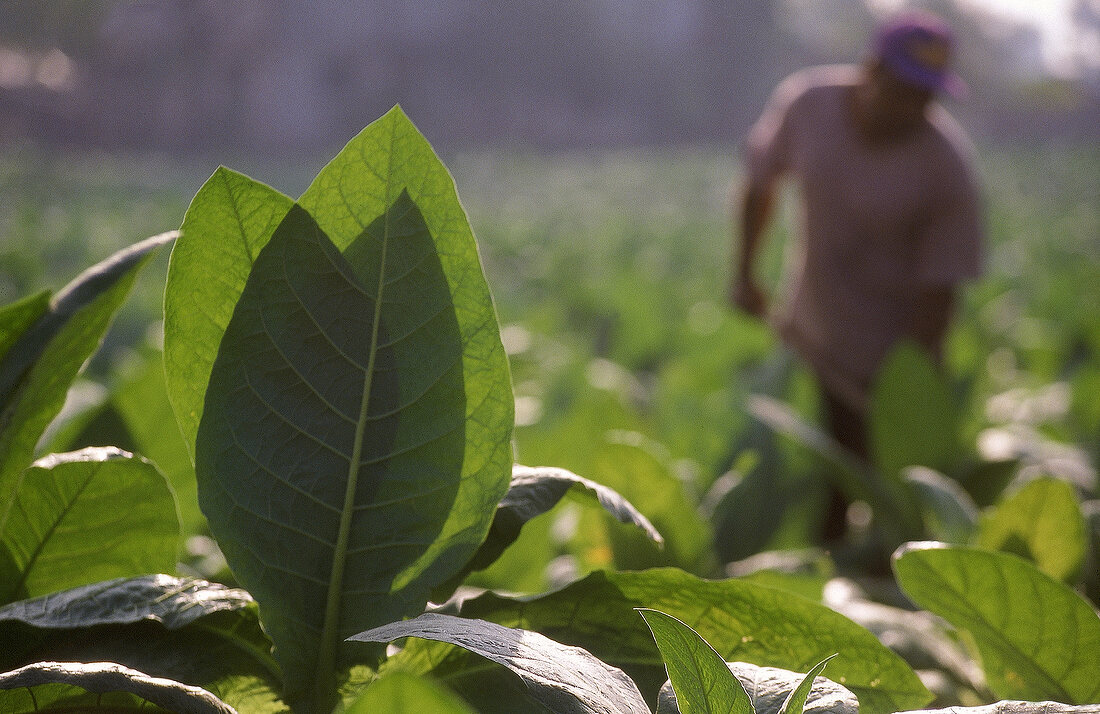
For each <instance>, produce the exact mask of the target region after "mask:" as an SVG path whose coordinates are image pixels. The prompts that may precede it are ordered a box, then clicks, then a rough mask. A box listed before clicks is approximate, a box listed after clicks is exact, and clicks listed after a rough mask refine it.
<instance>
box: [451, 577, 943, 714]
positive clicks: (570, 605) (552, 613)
mask: <svg viewBox="0 0 1100 714" xmlns="http://www.w3.org/2000/svg"><path fill="white" fill-rule="evenodd" d="M458 606H459V612H460V614H461V615H462V616H463V617H477V618H482V619H486V620H492V621H494V622H498V623H500V624H503V625H506V626H509V627H520V628H523V629H528V630H535V631H538V632H541V633H543V634H545V635H547V636H548V637H552V638H553V639H555V640H558V641H559V642H565V643H567V644H572V645H576V646H579V647H584V648H585V649H587V650H589V651H590V652H592V653H593V654H594V655H595V656H597V657H599V658H600V659H602V660H603V661H605V662H608V663H610V664H613V665H615V666H618V667H621V668H623V669H624V670H627V671H628V673H629V674H631V676H633V677H634V678H635V680H636V681H642V680H643V679H645V680H646V681H654V676H653V671H654V670H656V671H657V672H659V673H660V678H659V680H657V684H656V685H655V688H654V690H653V691H654V693H655V692H656V687H659V686H660V682H663V681H664V674H663V672H662V671H661V670H662V663H661V658H660V655H659V653H658V652H657V649H656V647H655V646H654V644H653V638H652V636H651V635H650V633H649V630H648V629H647V628H646V627H644V626H643V623H642V622H641V620H640V619H639V618H638V616H637V613H635V612H634V608H636V607H649V608H653V609H659V610H661V611H662V612H665V613H668V614H670V615H672V616H673V617H676V618H677V619H679V620H681V621H683V622H685V623H687V624H688V625H689V626H690V627H692V629H694V630H695V631H696V632H698V633H699V634H700V636H702V637H703V638H704V639H706V641H707V642H709V643H710V644H711V645H712V646H713V647H714V648H715V649H716V650H718V652H719V654H721V655H722V657H723V659H725V660H726V661H734V660H737V661H744V662H751V663H754V664H758V665H762V666H776V667H782V668H784V669H788V670H791V671H795V672H798V671H805V670H809V669H810V668H811V667H813V666H814V665H815V664H817V663H818V662H820V661H821V660H822V659H824V658H826V657H828V656H829V655H831V654H834V653H837V652H839V653H840V655H839V656H838V657H837V658H836V659H835V660H833V661H832V662H830V664H829V668H830V672H831V675H832V677H833V678H834V679H835V680H836V681H838V682H839V683H841V684H843V685H845V686H846V687H848V688H849V689H851V690H852V691H853V692H855V693H856V695H858V696H859V699H860V705H861V709H862V711H864V713H865V714H867V713H868V712H871V713H886V714H888V713H889V712H894V711H898V710H900V709H903V708H907V707H909V708H911V707H913V706H921V705H922V704H925V703H927V702H928V701H929V700H930V699H931V695H930V694H929V692H928V690H927V689H925V687H924V686H923V685H922V684H921V683H920V680H919V679H918V678H917V676H916V675H915V674H914V673H913V671H912V670H911V669H910V668H909V667H908V666H907V665H906V664H905V663H904V662H903V661H902V660H901V659H900V658H899V657H898V656H897V655H896V654H894V653H893V652H891V651H890V650H889V649H887V648H886V647H885V646H884V645H883V644H882V643H880V642H879V641H878V640H877V639H876V638H875V636H874V635H872V634H871V633H870V632H868V631H867V630H865V629H863V628H862V627H860V626H858V625H856V624H855V623H853V622H852V621H850V620H848V619H847V618H845V617H843V616H841V615H839V614H837V613H836V612H833V611H832V610H829V609H828V608H826V607H824V606H823V605H819V604H817V603H814V602H810V601H809V600H806V599H804V598H800V597H797V596H792V595H790V594H789V593H787V592H784V591H781V590H775V589H772V588H769V587H765V586H761V585H755V584H752V583H746V582H741V581H738V580H721V581H710V580H702V579H699V578H696V577H694V576H692V575H689V574H687V573H685V572H683V571H680V570H676V569H672V568H662V569H651V570H647V571H644V572H622V573H614V572H602V571H597V572H594V573H592V574H591V575H589V576H588V577H586V578H584V579H583V580H580V581H577V582H575V583H572V584H571V585H569V586H567V587H565V588H563V589H561V590H559V591H556V592H553V593H548V594H546V595H540V596H532V597H520V598H508V597H504V596H501V595H498V594H495V593H485V594H483V595H481V596H479V597H476V598H473V599H468V600H465V601H463V602H460V603H458Z"/></svg>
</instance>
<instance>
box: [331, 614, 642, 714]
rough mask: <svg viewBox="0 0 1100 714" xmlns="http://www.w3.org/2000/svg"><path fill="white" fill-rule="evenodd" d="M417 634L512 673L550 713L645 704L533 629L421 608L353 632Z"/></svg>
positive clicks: (628, 709) (612, 711)
mask: <svg viewBox="0 0 1100 714" xmlns="http://www.w3.org/2000/svg"><path fill="white" fill-rule="evenodd" d="M402 637H420V638H424V639H429V640H436V641H439V642H448V643H450V644H453V645H457V646H459V647H462V648H463V649H467V650H469V651H471V652H474V653H476V654H477V655H480V656H481V657H484V658H486V659H488V660H491V661H493V662H496V663H497V664H499V665H502V666H504V667H507V668H508V669H510V670H512V671H513V672H515V673H516V674H517V675H518V676H519V677H520V678H521V679H523V682H524V684H526V685H527V687H528V689H529V690H530V693H531V697H532V699H533V700H534V701H535V702H537V703H538V704H539V705H541V706H542V707H543V708H545V710H546V711H548V712H553V713H554V714H647V713H648V711H649V708H648V707H647V706H646V704H645V702H644V701H643V700H642V695H641V694H640V693H639V692H638V688H637V687H636V686H635V685H634V682H632V681H631V680H630V678H629V677H627V676H626V675H625V674H623V672H622V671H621V670H619V669H616V668H615V667H611V666H609V665H607V664H605V663H603V662H601V661H600V660H598V659H596V658H595V657H593V656H592V655H591V654H589V653H588V652H586V651H584V650H583V649H581V648H579V647H569V646H566V645H563V644H560V643H558V642H555V641H554V640H551V639H549V638H548V637H545V636H543V635H541V634H539V633H537V632H528V631H525V630H519V629H512V628H508V627H503V626H501V625H497V624H495V623H492V622H484V621H482V620H469V619H466V618H461V617H452V616H450V615H440V614H438V613H425V614H423V615H420V616H419V617H415V618H413V619H411V620H405V621H403V622H394V623H391V624H388V625H383V626H381V627H377V628H374V629H372V630H369V631H367V632H363V633H360V634H358V635H355V636H354V637H352V638H351V639H352V640H354V641H360V642H389V641H392V640H396V639H399V638H402Z"/></svg>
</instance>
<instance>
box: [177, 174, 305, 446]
mask: <svg viewBox="0 0 1100 714" xmlns="http://www.w3.org/2000/svg"><path fill="white" fill-rule="evenodd" d="M291 205H293V201H291V199H289V198H287V197H286V196H284V195H283V194H281V193H279V192H278V191H276V190H274V189H272V188H271V187H269V186H266V185H264V184H262V183H260V182H258V181H253V180H252V179H250V178H249V177H247V176H244V175H242V174H239V173H237V172H235V171H231V170H229V169H227V168H225V167H221V168H219V169H218V170H217V171H215V172H214V174H213V175H212V176H211V177H210V178H209V179H208V180H207V181H206V183H204V184H203V185H202V188H200V189H199V192H198V193H197V194H195V198H194V199H193V200H192V201H191V205H190V207H189V208H188V209H187V214H186V215H185V216H184V218H183V226H182V227H181V228H180V233H181V235H180V238H179V240H178V241H176V245H175V246H174V247H173V248H172V258H171V261H170V262H169V264H168V278H167V281H166V284H165V288H164V371H165V384H166V386H167V388H168V396H169V399H170V400H171V402H172V406H173V408H174V409H175V412H176V419H177V420H178V421H179V425H180V430H181V431H182V432H183V436H184V438H185V440H186V442H187V444H188V450H189V453H191V454H193V453H194V447H195V434H196V433H198V429H199V420H200V419H201V418H202V409H203V399H204V397H205V395H206V386H207V383H208V382H209V381H210V370H211V369H212V368H213V366H214V358H215V357H216V356H217V353H218V345H219V344H220V343H221V340H222V336H223V335H224V334H225V328H226V326H227V325H228V324H229V318H230V317H231V316H232V315H233V306H234V305H236V304H237V300H238V299H239V298H240V295H241V291H243V290H244V285H245V281H246V280H247V279H248V274H249V271H251V270H252V264H253V263H254V262H256V256H257V255H259V253H260V250H261V249H262V248H263V247H264V246H265V245H266V244H267V242H268V241H269V240H270V239H271V236H272V234H273V233H274V232H275V228H276V227H278V225H279V223H280V222H282V220H283V218H284V217H285V216H286V214H287V211H289V210H290V207H291Z"/></svg>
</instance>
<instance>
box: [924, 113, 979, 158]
mask: <svg viewBox="0 0 1100 714" xmlns="http://www.w3.org/2000/svg"><path fill="white" fill-rule="evenodd" d="M928 126H929V129H930V132H929V135H930V137H931V142H932V146H933V147H934V150H935V152H936V153H937V154H938V155H939V157H940V159H941V161H943V162H944V163H946V164H948V165H952V166H954V167H957V168H964V167H966V168H969V167H970V166H971V165H972V164H973V163H974V161H975V158H976V154H977V152H976V151H975V149H974V144H973V142H972V141H971V139H970V137H969V135H967V133H966V130H965V129H963V128H962V125H961V124H959V122H958V121H956V119H955V117H953V116H952V115H951V113H950V112H948V111H947V109H946V108H945V107H943V106H942V105H940V104H935V105H933V106H932V107H930V109H929V112H928Z"/></svg>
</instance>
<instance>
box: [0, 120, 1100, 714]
mask: <svg viewBox="0 0 1100 714" xmlns="http://www.w3.org/2000/svg"><path fill="white" fill-rule="evenodd" d="M413 119H415V117H414V118H413ZM430 138H431V137H428V138H427V139H428V140H430ZM218 162H221V163H225V164H227V165H229V166H231V168H228V169H227V168H218V169H217V171H214V169H215V168H216V164H217V163H218ZM242 171H243V173H241V172H242ZM981 171H982V179H983V183H984V186H985V189H986V205H987V216H988V228H989V251H988V260H987V264H988V272H987V274H986V276H985V277H983V279H982V280H980V281H979V282H977V283H975V284H973V285H970V286H968V288H967V290H966V292H965V295H964V300H963V303H962V305H961V308H960V314H959V317H958V320H957V322H956V325H955V327H954V328H953V331H952V333H951V336H950V340H949V344H948V350H947V356H946V362H947V364H946V370H945V373H941V372H939V371H937V370H936V369H935V368H934V367H933V366H932V365H931V364H930V363H929V362H928V361H927V359H926V358H925V357H924V356H923V355H922V353H920V352H919V351H917V350H915V349H912V348H911V347H909V346H907V345H902V346H900V347H899V349H898V350H897V351H896V352H895V353H894V354H893V355H892V356H891V358H890V360H889V361H888V363H887V364H886V366H885V367H884V370H883V373H882V375H881V378H880V380H879V382H878V384H877V385H876V390H875V394H874V399H873V406H872V413H871V428H872V433H871V447H872V448H871V453H872V459H871V461H872V463H870V464H867V463H862V462H860V461H857V460H855V459H853V458H852V457H851V456H850V455H848V454H846V453H845V452H844V451H843V450H842V449H841V448H840V447H839V446H837V445H836V444H834V443H832V442H831V441H830V439H829V438H828V437H827V436H826V434H825V433H824V432H823V431H821V429H820V428H819V427H818V426H817V424H818V420H817V395H816V392H815V387H814V384H813V381H812V379H811V378H810V376H809V375H808V373H807V372H806V370H805V368H804V367H803V366H802V365H801V364H800V363H799V362H798V360H797V359H796V358H795V357H793V356H792V355H791V354H789V353H788V352H786V351H785V350H784V349H782V347H781V346H780V345H779V344H778V343H777V341H776V339H775V338H774V336H773V335H772V333H771V331H770V330H769V328H768V327H767V325H765V324H763V323H761V322H759V321H756V320H754V319H752V318H748V317H745V316H742V315H737V314H734V313H733V312H731V311H730V310H729V309H728V308H727V307H726V305H725V303H724V293H725V287H724V286H725V284H726V276H727V270H728V268H727V266H728V256H729V220H728V207H727V192H728V190H729V187H730V185H731V181H733V180H735V178H736V176H737V174H738V163H737V160H736V155H735V152H734V150H733V149H732V148H730V147H700V148H694V149H661V150H649V151H633V152H593V153H576V154H556V155H550V156H536V155H531V154H524V153H521V152H506V151H492V152H489V151H486V152H482V153H471V154H460V155H456V156H451V157H446V166H444V163H443V162H441V161H440V160H439V158H438V157H437V156H436V154H435V153H434V152H433V151H432V149H431V147H430V145H429V144H428V141H427V140H425V138H424V137H422V136H421V135H420V134H419V132H418V131H417V130H416V129H415V127H414V126H413V125H412V124H411V123H410V122H409V120H408V119H407V118H406V117H405V116H404V115H403V114H402V113H401V112H400V110H394V111H392V112H390V113H388V114H386V115H385V116H384V117H382V118H381V119H379V120H378V121H377V122H375V123H372V124H371V125H370V126H369V127H367V128H366V129H365V130H364V132H363V133H362V134H361V135H359V136H358V137H356V138H355V139H353V140H352V142H351V143H350V144H349V145H348V146H347V147H346V148H345V149H344V150H343V151H341V152H340V153H339V154H338V155H337V156H336V157H335V158H334V159H332V160H331V162H330V163H327V164H326V163H325V162H324V161H319V162H317V163H316V164H315V165H312V166H303V165H295V166H294V167H293V168H288V167H287V166H276V165H264V164H262V163H257V162H255V161H253V162H252V163H251V164H250V163H249V162H248V160H246V161H242V162H241V163H239V164H236V165H234V162H233V161H232V160H231V159H230V158H226V157H219V159H217V160H216V161H211V162H209V163H207V162H204V161H200V160H197V159H192V160H188V161H181V160H172V159H168V158H164V157H112V156H100V155H89V154H82V155H68V154H59V153H51V152H44V151H40V150H36V149H33V148H30V147H24V148H22V149H12V150H10V151H8V152H7V153H5V154H3V155H0V195H2V196H3V197H4V200H3V202H2V204H0V236H2V242H0V304H2V305H3V306H2V307H0V712H13V713H14V712H27V711H137V710H139V709H140V710H141V711H145V712H150V711H178V712H228V711H238V712H241V713H242V714H250V713H251V712H260V713H266V712H282V711H294V712H331V711H346V712H368V711H387V712H401V711H414V710H417V711H431V712H443V713H446V712H468V711H482V712H527V711H531V712H582V713H587V712H600V713H603V712H630V713H648V712H653V711H656V712H659V713H660V714H667V713H668V712H676V711H681V712H685V713H686V712H718V711H721V712H739V713H741V714H745V713H747V712H755V713H756V714H770V713H772V712H776V713H780V712H781V713H782V714H799V712H800V711H802V710H803V709H805V710H806V711H817V712H821V711H826V710H827V711H837V712H841V711H843V712H855V711H857V710H858V711H861V712H864V713H865V714H892V713H894V712H905V711H913V710H918V709H922V708H945V707H956V708H957V707H979V706H983V705H991V706H992V708H991V709H983V710H981V711H983V712H985V713H986V714H989V712H997V713H998V714H1000V713H1002V712H1003V713H1004V714H1008V713H1009V712H1018V713H1019V714H1031V713H1032V712H1036V713H1037V712H1044V713H1054V712H1062V711H1065V712H1098V711H1100V616H1098V615H1097V609H1096V608H1097V606H1098V604H1100V485H1098V482H1097V472H1096V467H1097V464H1098V463H1100V320H1098V319H1097V306H1100V211H1098V209H1097V204H1096V197H1097V196H1098V195H1100V179H1098V176H1100V152H1098V151H1097V149H1096V147H1095V146H1088V147H1082V146H1047V147H1028V148H1019V147H1014V148H1011V149H1009V148H1006V147H997V146H986V147H983V150H982V152H981ZM211 174H213V175H211ZM246 174H247V175H246ZM250 177H251V178H250ZM456 190H457V194H456ZM293 197H297V198H293ZM459 197H461V198H459ZM787 203H788V204H790V205H789V206H788V205H785V210H784V211H783V214H784V221H783V225H780V226H777V227H776V228H775V230H774V232H773V235H772V236H771V240H770V241H769V243H768V245H767V254H766V256H765V260H764V266H763V268H764V270H765V271H766V273H767V277H768V282H769V283H770V284H772V285H777V284H778V283H779V282H780V281H781V265H782V258H783V251H784V250H785V248H786V247H787V245H788V243H789V239H788V236H787V235H786V232H785V230H784V225H791V224H792V223H793V220H794V211H793V202H791V201H788V202H787ZM181 224H182V228H181ZM176 228H181V232H180V233H178V234H177V233H176V232H175V229H176ZM475 235H476V242H475ZM146 236H154V237H153V238H149V239H147V240H142V239H144V238H145V237H146ZM93 264H95V267H94V268H93V269H91V270H89V271H87V272H81V271H84V269H85V268H87V267H88V266H92V265H93ZM78 274H79V275H78ZM490 296H491V297H490ZM830 483H833V484H837V485H839V486H841V487H842V488H843V489H844V490H845V491H846V492H847V493H848V494H849V495H850V496H851V497H852V498H853V499H855V500H856V505H854V506H853V507H852V508H851V509H850V513H849V529H848V533H847V535H846V538H845V539H844V541H843V542H836V543H829V544H823V543H821V542H820V539H819V537H818V534H819V532H820V519H821V515H822V512H823V510H824V508H823V506H824V502H825V500H824V499H825V498H826V493H827V486H828V484H830ZM819 675H820V676H819ZM815 677H816V678H815ZM1028 702H1045V704H1029V703H1028ZM956 711H957V709H956Z"/></svg>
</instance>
